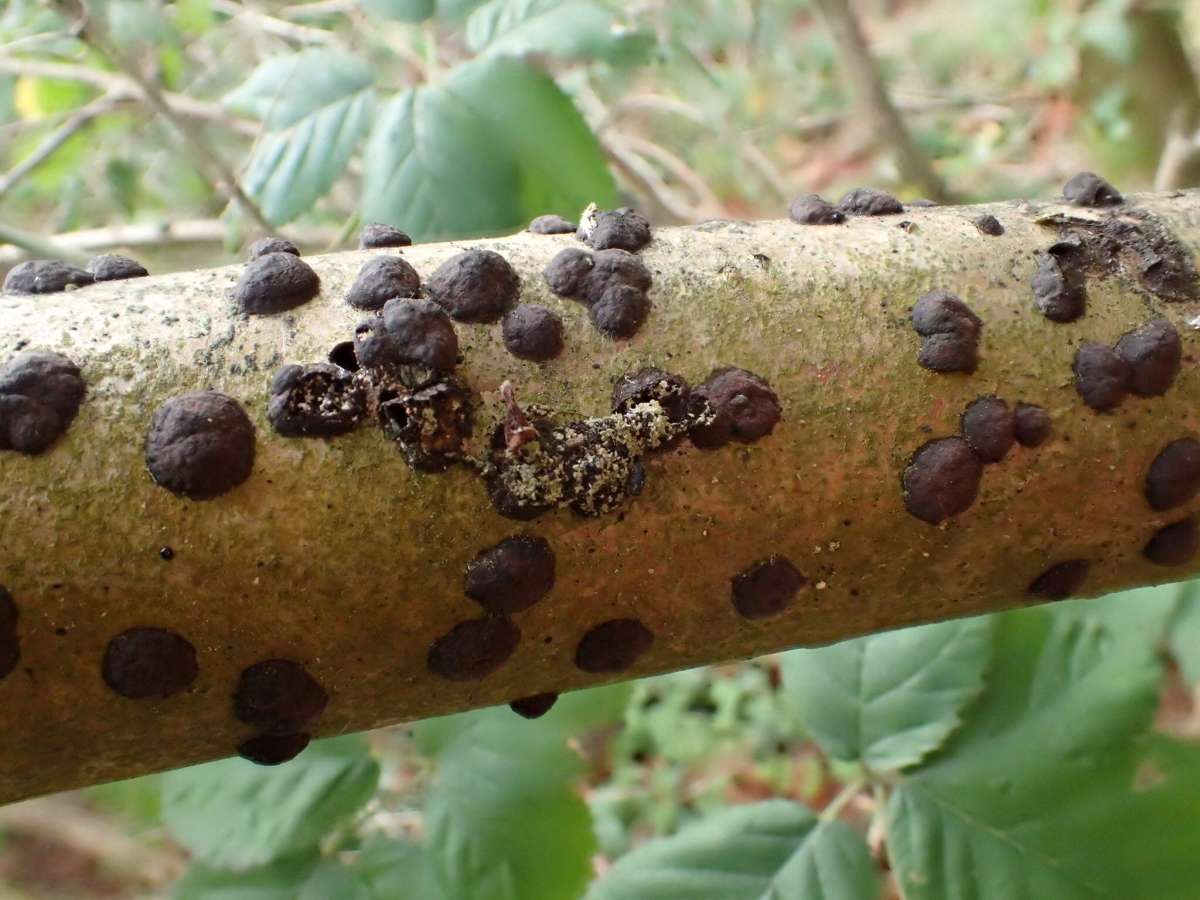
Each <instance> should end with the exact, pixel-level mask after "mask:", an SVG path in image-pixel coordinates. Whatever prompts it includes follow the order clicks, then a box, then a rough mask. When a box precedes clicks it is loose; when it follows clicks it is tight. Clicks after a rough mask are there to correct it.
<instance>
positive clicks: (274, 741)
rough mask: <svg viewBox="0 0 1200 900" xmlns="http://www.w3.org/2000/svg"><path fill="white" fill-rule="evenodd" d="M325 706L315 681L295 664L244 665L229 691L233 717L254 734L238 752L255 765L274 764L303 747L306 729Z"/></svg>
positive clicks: (272, 661)
mask: <svg viewBox="0 0 1200 900" xmlns="http://www.w3.org/2000/svg"><path fill="white" fill-rule="evenodd" d="M328 703H329V695H328V694H326V693H325V689H324V688H323V687H321V684H320V682H318V681H317V680H316V679H315V678H313V677H312V675H310V674H309V673H308V670H307V669H305V668H304V666H302V665H301V664H300V663H298V662H293V661H292V660H290V659H266V660H263V661H262V662H257V663H255V664H254V665H252V666H248V667H247V668H246V669H244V670H243V671H242V674H241V676H240V677H239V678H238V683H237V686H236V687H235V688H234V692H233V714H234V715H235V716H236V717H237V719H238V721H240V722H243V723H245V724H246V725H250V726H251V727H253V728H254V729H255V730H256V731H258V734H257V735H255V736H254V737H251V738H249V739H248V740H246V741H243V742H242V743H241V744H239V745H238V748H237V750H238V754H239V755H241V756H242V757H244V758H246V759H248V760H250V761H251V762H256V763H259V764H260V765H277V764H278V763H282V762H287V761H288V760H289V759H292V758H294V757H295V756H296V755H297V754H299V753H300V751H302V750H303V749H304V748H305V747H307V746H308V741H309V734H308V731H307V729H308V728H309V726H310V725H311V723H312V722H313V721H315V720H316V719H318V718H319V717H320V715H321V713H323V712H324V711H325V707H326V705H327V704H328Z"/></svg>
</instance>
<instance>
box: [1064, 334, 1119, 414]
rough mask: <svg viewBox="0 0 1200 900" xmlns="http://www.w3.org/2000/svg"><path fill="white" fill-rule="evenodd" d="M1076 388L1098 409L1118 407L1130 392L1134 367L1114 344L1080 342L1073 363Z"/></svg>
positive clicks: (1087, 401)
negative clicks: (1112, 346) (1112, 345)
mask: <svg viewBox="0 0 1200 900" xmlns="http://www.w3.org/2000/svg"><path fill="white" fill-rule="evenodd" d="M1072 370H1073V371H1074V373H1075V390H1076V391H1078V392H1079V396H1080V397H1081V398H1082V399H1083V402H1084V403H1086V404H1087V405H1088V406H1090V407H1091V408H1092V409H1094V410H1096V411H1097V412H1106V411H1107V410H1110V409H1115V408H1116V407H1117V406H1119V405H1120V404H1121V401H1122V400H1124V399H1125V396H1126V395H1127V394H1128V393H1129V387H1130V382H1131V381H1132V380H1133V368H1132V366H1130V365H1129V363H1127V362H1126V361H1125V360H1124V359H1123V358H1121V357H1120V356H1119V355H1117V352H1116V351H1115V350H1113V349H1112V348H1111V347H1106V346H1105V345H1104V344H1100V343H1097V342H1095V341H1089V342H1087V343H1085V344H1080V346H1079V349H1078V350H1076V351H1075V362H1074V363H1073V365H1072Z"/></svg>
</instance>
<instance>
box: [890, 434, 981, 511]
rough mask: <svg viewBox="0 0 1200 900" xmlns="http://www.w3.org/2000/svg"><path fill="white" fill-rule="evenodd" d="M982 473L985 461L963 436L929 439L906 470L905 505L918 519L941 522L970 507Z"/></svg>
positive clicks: (975, 495)
mask: <svg viewBox="0 0 1200 900" xmlns="http://www.w3.org/2000/svg"><path fill="white" fill-rule="evenodd" d="M982 476H983V463H982V462H980V459H979V457H978V456H977V455H976V454H975V452H974V451H973V450H972V449H971V445H970V444H968V443H967V442H966V441H965V440H963V439H962V438H959V437H948V438H938V439H936V440H932V441H929V442H928V443H926V444H923V445H922V446H921V447H920V448H918V449H917V452H916V453H914V454H913V456H912V459H911V460H909V463H908V466H907V467H906V468H905V470H904V475H903V476H902V479H901V480H902V486H903V493H904V507H905V508H906V509H907V510H908V511H909V513H911V514H912V515H914V516H916V517H917V518H918V519H921V520H922V521H924V522H928V523H930V524H931V525H939V524H941V523H942V522H944V521H945V520H946V519H949V518H950V517H951V516H956V515H958V514H959V513H962V512H965V511H966V510H968V509H970V507H971V504H973V503H974V502H975V498H976V497H977V496H978V495H979V481H980V478H981V477H982Z"/></svg>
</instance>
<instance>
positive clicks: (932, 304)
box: [911, 290, 983, 373]
mask: <svg viewBox="0 0 1200 900" xmlns="http://www.w3.org/2000/svg"><path fill="white" fill-rule="evenodd" d="M911 315H912V323H913V328H915V329H916V332H917V334H919V335H921V349H920V350H919V351H918V352H917V362H918V363H919V364H920V365H921V366H922V367H924V368H926V369H929V370H930V371H933V372H968V373H969V372H974V371H975V369H976V368H977V367H978V366H979V333H980V331H982V329H983V322H982V321H981V320H980V318H979V316H977V315H975V313H973V312H971V309H970V307H968V306H967V304H965V303H963V302H962V300H960V299H959V298H958V297H955V296H954V295H953V294H951V293H950V292H949V291H943V290H932V291H929V292H928V293H927V294H923V295H922V296H921V297H920V299H918V300H917V302H916V303H915V304H914V305H913V308H912V314H911Z"/></svg>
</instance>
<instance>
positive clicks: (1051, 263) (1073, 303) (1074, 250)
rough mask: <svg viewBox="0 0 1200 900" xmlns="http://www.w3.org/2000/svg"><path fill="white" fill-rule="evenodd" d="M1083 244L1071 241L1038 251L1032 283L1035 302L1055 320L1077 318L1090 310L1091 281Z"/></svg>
mask: <svg viewBox="0 0 1200 900" xmlns="http://www.w3.org/2000/svg"><path fill="white" fill-rule="evenodd" d="M1079 253H1080V251H1079V247H1078V245H1076V244H1073V243H1071V242H1068V241H1060V242H1059V243H1057V244H1053V245H1052V246H1051V247H1050V248H1049V250H1047V251H1046V252H1045V253H1038V254H1037V270H1036V271H1035V272H1034V273H1033V278H1032V279H1031V280H1030V286H1031V287H1032V288H1033V303H1034V305H1035V306H1036V307H1037V308H1038V311H1039V312H1040V313H1041V314H1042V315H1043V316H1045V317H1046V318H1047V319H1049V320H1050V321H1051V322H1059V323H1064V322H1074V321H1075V320H1076V319H1078V318H1079V317H1080V316H1082V315H1083V314H1084V313H1085V312H1086V311H1087V285H1086V283H1085V279H1084V268H1083V264H1082V261H1081V259H1080V255H1079Z"/></svg>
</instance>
